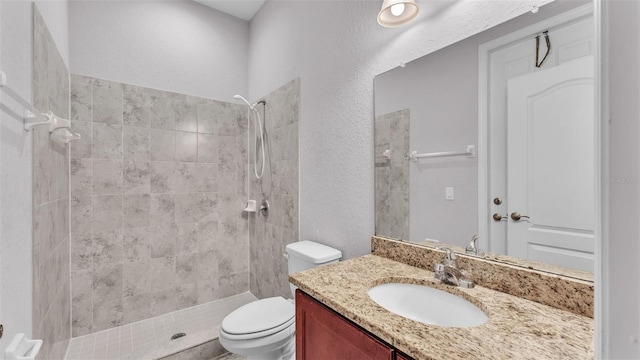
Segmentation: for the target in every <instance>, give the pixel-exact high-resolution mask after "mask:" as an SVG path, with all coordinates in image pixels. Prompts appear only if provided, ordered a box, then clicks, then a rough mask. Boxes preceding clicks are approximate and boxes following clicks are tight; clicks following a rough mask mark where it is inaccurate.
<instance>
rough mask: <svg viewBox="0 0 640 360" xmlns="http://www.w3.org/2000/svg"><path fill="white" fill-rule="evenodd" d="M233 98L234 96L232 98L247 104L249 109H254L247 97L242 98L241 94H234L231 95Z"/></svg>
mask: <svg viewBox="0 0 640 360" xmlns="http://www.w3.org/2000/svg"><path fill="white" fill-rule="evenodd" d="M233 98H234V99H236V100H242V101H243V102H244V103H245V104H247V106H248V107H249V109H251V110H254V109H255V107H254V105H251V103H250V102H249V100H247V99H245V98H243V97H242V96H240V95H234V96H233Z"/></svg>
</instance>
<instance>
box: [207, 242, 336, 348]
mask: <svg viewBox="0 0 640 360" xmlns="http://www.w3.org/2000/svg"><path fill="white" fill-rule="evenodd" d="M285 256H286V257H287V259H288V269H289V274H293V273H295V272H298V271H302V270H306V269H310V268H314V267H317V266H322V265H328V264H332V263H335V262H337V261H338V260H340V258H341V257H342V253H341V252H340V250H336V249H333V248H331V247H328V246H325V245H322V244H318V243H315V242H312V241H299V242H296V243H293V244H289V245H287V248H286V255H285ZM290 285H291V292H292V294H295V289H296V288H295V286H293V285H292V284H290ZM295 326H296V324H295V306H294V303H293V300H290V299H285V298H283V297H281V296H277V297H271V298H266V299H261V300H257V301H254V302H251V303H249V304H246V305H244V306H242V307H239V308H238V309H236V310H234V311H233V312H232V313H231V314H229V315H227V317H225V318H224V320H222V324H221V326H220V344H221V345H222V346H224V348H225V349H227V350H228V351H229V352H232V353H234V354H239V355H243V356H246V357H247V358H248V359H249V360H252V359H261V360H276V359H278V360H289V359H295Z"/></svg>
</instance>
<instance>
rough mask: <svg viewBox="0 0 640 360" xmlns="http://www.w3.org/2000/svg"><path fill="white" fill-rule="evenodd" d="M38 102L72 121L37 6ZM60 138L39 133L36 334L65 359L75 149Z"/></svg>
mask: <svg viewBox="0 0 640 360" xmlns="http://www.w3.org/2000/svg"><path fill="white" fill-rule="evenodd" d="M33 104H34V106H35V107H36V108H37V109H39V110H40V111H42V112H47V111H53V113H54V114H56V115H58V116H60V117H62V118H66V119H68V118H69V71H68V70H67V67H66V66H65V64H64V61H63V59H62V57H61V56H60V53H59V52H58V50H57V48H56V45H55V43H54V42H53V39H52V37H51V34H50V33H49V31H48V29H47V27H46V25H45V23H44V21H43V19H42V17H41V16H40V13H39V12H38V11H37V8H35V6H34V14H33ZM54 135H55V134H54ZM54 135H51V136H50V134H49V129H48V127H46V126H44V127H42V126H41V127H37V128H35V129H34V130H33V267H34V277H33V284H34V287H33V329H34V333H33V336H34V337H35V338H38V339H43V340H44V344H43V347H42V350H41V351H40V354H41V355H39V357H40V358H41V359H61V358H62V357H63V356H64V353H65V352H66V350H67V344H68V341H69V338H70V336H71V298H70V294H71V290H70V276H69V274H70V272H69V151H68V148H67V147H66V146H65V144H64V142H60V141H58V142H56V141H55V140H54V139H55V136H54Z"/></svg>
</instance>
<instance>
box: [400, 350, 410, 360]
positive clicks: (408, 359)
mask: <svg viewBox="0 0 640 360" xmlns="http://www.w3.org/2000/svg"><path fill="white" fill-rule="evenodd" d="M396 360H413V359H412V358H410V357H409V356H407V355H405V354H401V353H399V352H396Z"/></svg>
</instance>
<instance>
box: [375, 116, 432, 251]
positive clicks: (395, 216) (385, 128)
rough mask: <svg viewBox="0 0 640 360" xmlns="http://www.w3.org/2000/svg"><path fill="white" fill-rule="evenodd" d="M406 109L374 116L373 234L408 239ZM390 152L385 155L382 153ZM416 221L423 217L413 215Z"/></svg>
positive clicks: (409, 125) (408, 122) (408, 129)
mask: <svg viewBox="0 0 640 360" xmlns="http://www.w3.org/2000/svg"><path fill="white" fill-rule="evenodd" d="M410 120H411V112H410V111H409V109H404V110H398V111H394V112H391V113H387V114H381V115H378V116H376V118H375V141H374V144H375V147H374V154H375V162H376V170H375V171H376V173H375V183H376V188H375V190H376V192H375V200H376V209H375V210H376V232H375V233H376V235H381V236H388V237H392V238H395V239H405V240H407V239H409V219H410V213H409V205H410V199H409V158H408V157H407V154H408V153H409V150H410V149H409V134H410V129H411V124H410ZM385 151H390V153H389V156H390V157H388V158H387V157H385V155H384V152H385ZM416 219H417V220H416V221H417V222H423V221H425V220H424V219H422V218H420V217H416Z"/></svg>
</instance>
